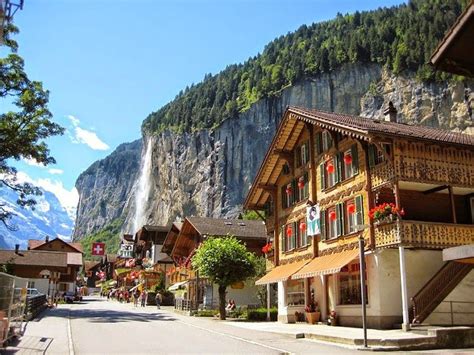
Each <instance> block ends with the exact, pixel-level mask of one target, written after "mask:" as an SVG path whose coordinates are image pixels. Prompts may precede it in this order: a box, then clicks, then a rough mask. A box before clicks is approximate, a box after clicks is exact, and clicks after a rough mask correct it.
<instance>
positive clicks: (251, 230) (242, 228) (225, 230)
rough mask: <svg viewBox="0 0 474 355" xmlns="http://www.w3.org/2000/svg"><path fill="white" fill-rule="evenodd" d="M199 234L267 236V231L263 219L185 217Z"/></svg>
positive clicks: (261, 237)
mask: <svg viewBox="0 0 474 355" xmlns="http://www.w3.org/2000/svg"><path fill="white" fill-rule="evenodd" d="M186 221H188V222H189V223H190V224H191V225H192V226H193V227H194V228H195V229H196V231H197V232H198V233H199V234H200V235H217V236H224V235H233V236H235V237H237V238H239V239H245V238H257V239H265V240H266V238H267V232H266V228H265V224H264V223H263V221H252V220H243V219H224V218H208V217H186V220H185V223H186Z"/></svg>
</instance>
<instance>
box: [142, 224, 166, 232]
mask: <svg viewBox="0 0 474 355" xmlns="http://www.w3.org/2000/svg"><path fill="white" fill-rule="evenodd" d="M143 229H145V230H146V231H147V232H164V233H168V231H169V230H170V226H152V225H145V226H143Z"/></svg>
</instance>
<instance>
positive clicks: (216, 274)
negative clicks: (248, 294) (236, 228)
mask: <svg viewBox="0 0 474 355" xmlns="http://www.w3.org/2000/svg"><path fill="white" fill-rule="evenodd" d="M192 265H193V268H195V269H196V270H197V271H198V272H199V273H200V276H204V277H207V278H209V280H210V281H211V282H213V283H216V284H217V285H219V310H220V316H221V319H225V290H226V288H227V286H229V285H232V284H233V283H236V282H240V281H244V280H246V279H248V278H249V277H252V276H255V273H256V268H257V261H256V256H255V255H254V254H253V253H251V252H249V251H247V249H246V247H245V245H244V244H243V243H242V242H241V241H239V240H238V239H237V238H235V237H210V238H209V239H207V240H205V241H204V242H203V243H202V244H201V245H200V246H199V248H198V249H197V251H196V254H195V255H194V257H193V258H192Z"/></svg>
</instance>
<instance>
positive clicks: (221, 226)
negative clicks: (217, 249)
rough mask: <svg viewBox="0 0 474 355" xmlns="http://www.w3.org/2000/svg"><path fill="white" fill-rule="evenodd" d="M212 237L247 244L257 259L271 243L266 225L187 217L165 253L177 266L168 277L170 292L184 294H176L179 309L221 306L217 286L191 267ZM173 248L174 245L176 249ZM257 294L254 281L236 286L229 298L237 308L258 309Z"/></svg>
mask: <svg viewBox="0 0 474 355" xmlns="http://www.w3.org/2000/svg"><path fill="white" fill-rule="evenodd" d="M211 236H220V237H226V236H234V237H236V238H237V239H239V240H241V241H243V242H245V245H246V246H247V249H248V250H249V251H251V252H253V253H256V254H257V255H261V254H262V247H263V246H264V245H265V243H266V239H267V235H266V229H265V225H264V223H263V221H249V220H241V219H216V218H206V217H186V218H185V220H184V221H183V224H182V225H181V226H180V228H179V233H178V234H177V235H176V233H168V236H167V239H166V240H165V242H164V246H165V250H166V251H167V252H168V253H169V255H170V256H171V258H172V260H173V262H174V265H175V267H174V269H172V270H171V271H170V272H168V275H167V280H168V281H167V284H170V285H171V286H170V287H169V288H168V289H169V290H172V291H178V290H181V291H180V292H178V293H177V294H176V305H177V307H178V308H183V309H185V310H192V309H197V308H198V307H204V308H215V307H217V305H218V291H217V285H213V284H211V283H210V282H209V280H207V279H206V278H202V277H200V276H199V274H198V272H197V271H195V270H193V268H192V266H191V258H192V257H193V255H194V253H195V251H196V249H197V248H198V247H199V244H201V243H202V242H203V241H205V240H206V239H207V238H208V237H211ZM172 240H173V241H174V243H172V242H171V241H172ZM171 244H174V245H173V247H172V248H171ZM169 250H171V252H170V251H169ZM256 294H257V289H256V287H255V285H254V284H253V281H247V282H245V283H244V282H242V283H238V284H235V285H232V286H231V287H229V288H228V290H227V297H228V298H229V299H234V300H235V302H236V304H237V305H258V304H259V300H258V298H257V296H256Z"/></svg>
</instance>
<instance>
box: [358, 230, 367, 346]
mask: <svg viewBox="0 0 474 355" xmlns="http://www.w3.org/2000/svg"><path fill="white" fill-rule="evenodd" d="M367 227H368V225H365V224H364V225H357V226H356V230H357V231H359V232H361V233H360V235H359V260H360V293H361V296H362V297H361V298H362V328H363V330H364V348H366V347H367V304H366V303H367V293H366V288H365V255H364V249H365V239H364V235H363V233H362V231H363V230H364V229H366V228H367Z"/></svg>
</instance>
